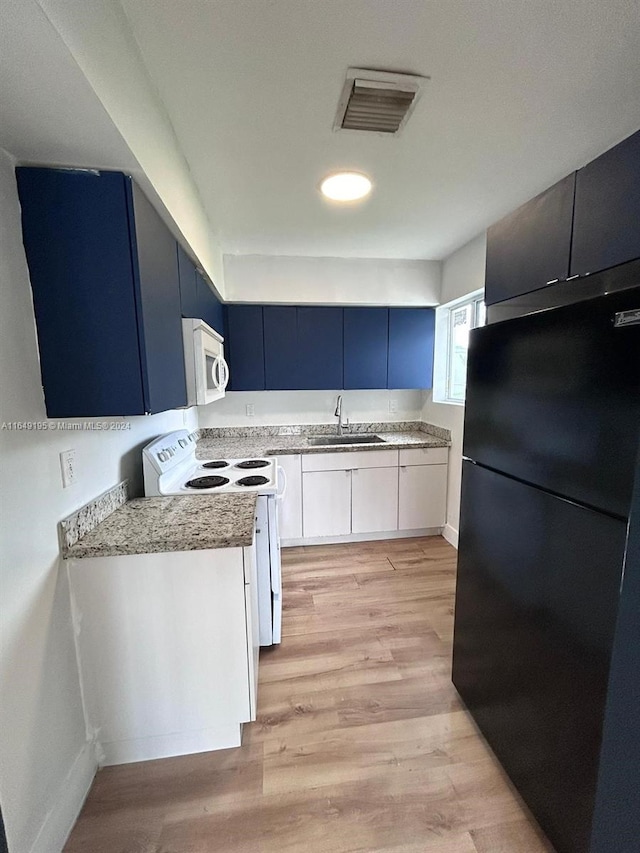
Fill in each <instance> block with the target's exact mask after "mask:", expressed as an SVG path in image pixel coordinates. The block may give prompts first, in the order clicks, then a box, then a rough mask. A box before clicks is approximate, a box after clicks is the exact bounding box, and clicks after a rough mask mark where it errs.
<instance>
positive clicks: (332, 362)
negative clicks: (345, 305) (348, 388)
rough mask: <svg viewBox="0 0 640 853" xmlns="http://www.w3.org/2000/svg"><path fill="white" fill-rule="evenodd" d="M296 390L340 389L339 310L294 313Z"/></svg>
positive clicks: (306, 308)
mask: <svg viewBox="0 0 640 853" xmlns="http://www.w3.org/2000/svg"><path fill="white" fill-rule="evenodd" d="M296 311H297V318H296V322H297V334H298V362H297V380H296V381H297V387H298V388H304V389H307V390H320V389H321V390H328V391H332V390H334V389H340V388H343V387H344V384H343V341H342V330H343V310H342V308H317V307H315V306H310V307H302V306H299V307H298V308H297V309H296Z"/></svg>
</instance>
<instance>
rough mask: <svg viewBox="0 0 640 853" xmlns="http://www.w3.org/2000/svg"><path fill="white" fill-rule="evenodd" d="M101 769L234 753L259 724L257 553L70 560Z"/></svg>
mask: <svg viewBox="0 0 640 853" xmlns="http://www.w3.org/2000/svg"><path fill="white" fill-rule="evenodd" d="M67 569H68V573H69V575H68V576H69V586H70V593H71V601H72V612H73V618H74V627H75V641H76V651H77V657H78V665H79V670H80V680H81V685H82V695H83V700H84V706H85V714H86V723H87V727H88V730H89V731H91V732H92V733H94V737H95V748H96V754H97V755H98V757H99V761H100V763H101V764H126V763H129V762H132V761H146V760H149V759H155V758H164V757H167V756H170V755H183V754H186V753H192V752H205V751H208V750H212V749H226V748H228V747H232V746H239V745H240V741H241V731H242V725H241V724H242V723H244V722H247V721H249V720H255V718H256V686H257V680H258V649H259V647H258V630H257V629H258V625H257V616H258V614H257V583H256V563H255V549H254V547H253V546H252V547H247V548H221V549H215V550H207V551H185V552H171V553H160V554H135V555H124V556H117V557H89V558H86V559H82V560H69V561H68V562H67Z"/></svg>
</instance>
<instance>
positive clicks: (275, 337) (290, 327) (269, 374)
mask: <svg viewBox="0 0 640 853" xmlns="http://www.w3.org/2000/svg"><path fill="white" fill-rule="evenodd" d="M263 318H264V369H265V387H266V388H267V390H268V391H295V390H299V389H300V388H301V387H302V386H301V385H300V384H299V382H298V362H299V360H300V353H299V351H298V325H297V309H296V308H295V307H294V306H288V305H287V306H279V305H265V306H264V308H263Z"/></svg>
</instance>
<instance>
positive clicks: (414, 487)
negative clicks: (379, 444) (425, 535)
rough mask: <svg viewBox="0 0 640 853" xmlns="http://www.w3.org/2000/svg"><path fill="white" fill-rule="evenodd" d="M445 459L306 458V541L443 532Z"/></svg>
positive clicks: (381, 453) (437, 451) (414, 455)
mask: <svg viewBox="0 0 640 853" xmlns="http://www.w3.org/2000/svg"><path fill="white" fill-rule="evenodd" d="M447 454H448V451H447V448H446V447H443V448H407V449H401V450H400V451H398V450H390V449H389V450H375V451H374V450H367V451H364V450H360V451H351V452H346V453H316V454H304V455H303V456H302V458H301V471H302V474H301V478H302V501H301V506H302V525H301V526H302V539H317V538H322V537H332V538H336V537H341V536H350V537H351V538H352V539H353V540H356V539H357V536H358V534H361V535H362V536H363V537H365V538H368V537H369V536H370V535H371V534H377V533H379V534H384V533H389V534H393V533H394V532H396V531H405V530H415V531H420V530H428V529H433V528H439V527H444V524H445V514H446V502H447ZM287 488H288V487H287ZM294 495H295V489H294ZM287 497H288V495H287ZM285 501H286V498H285ZM293 511H294V510H293V509H292V510H291V511H290V515H289V518H291V517H292V514H293ZM283 517H284V515H283ZM290 529H291V530H297V529H299V528H298V527H296V526H291V527H290ZM297 538H298V536H297V535H296V534H295V533H291V534H283V539H285V540H286V539H297Z"/></svg>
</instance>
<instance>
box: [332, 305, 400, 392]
mask: <svg viewBox="0 0 640 853" xmlns="http://www.w3.org/2000/svg"><path fill="white" fill-rule="evenodd" d="M388 343H389V309H388V308H345V309H344V386H343V387H344V388H345V389H349V388H386V387H387V363H388V349H389V347H388Z"/></svg>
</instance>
